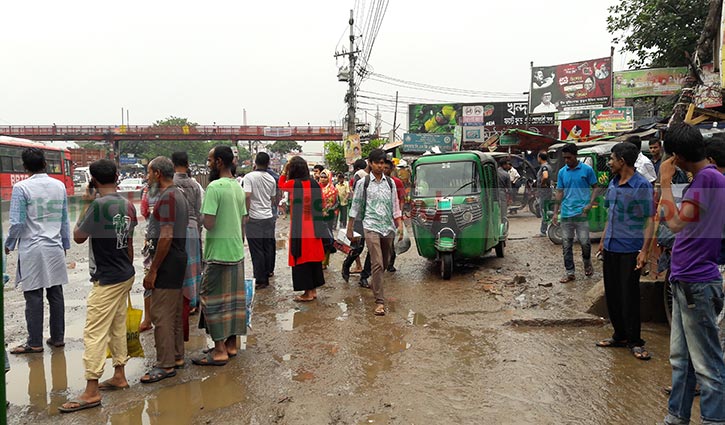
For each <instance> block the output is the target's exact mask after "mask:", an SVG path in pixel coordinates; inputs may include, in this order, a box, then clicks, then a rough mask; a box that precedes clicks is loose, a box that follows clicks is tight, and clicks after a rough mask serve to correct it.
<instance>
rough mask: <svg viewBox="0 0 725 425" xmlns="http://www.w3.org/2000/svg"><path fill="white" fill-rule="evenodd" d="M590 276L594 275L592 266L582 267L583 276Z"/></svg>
mask: <svg viewBox="0 0 725 425" xmlns="http://www.w3.org/2000/svg"><path fill="white" fill-rule="evenodd" d="M592 275H594V266H592V265H591V264H589V265H588V266H584V276H587V277H590V276H592Z"/></svg>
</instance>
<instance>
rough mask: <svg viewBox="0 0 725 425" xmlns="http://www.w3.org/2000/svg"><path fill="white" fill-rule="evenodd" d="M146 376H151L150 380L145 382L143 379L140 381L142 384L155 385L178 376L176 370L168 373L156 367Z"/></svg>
mask: <svg viewBox="0 0 725 425" xmlns="http://www.w3.org/2000/svg"><path fill="white" fill-rule="evenodd" d="M146 375H148V376H149V379H146V380H144V379H143V377H142V378H141V379H140V381H141V383H142V384H153V383H154V382H159V381H161V380H163V379H166V378H173V377H174V376H176V370H172V371H171V372H167V371H165V370H163V369H161V368H160V367H155V368H153V369H151V370H149V371H148V372H147V373H146Z"/></svg>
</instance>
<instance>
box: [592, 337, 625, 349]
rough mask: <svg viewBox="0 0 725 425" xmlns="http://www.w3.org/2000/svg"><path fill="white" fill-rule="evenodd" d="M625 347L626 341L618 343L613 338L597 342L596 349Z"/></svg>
mask: <svg viewBox="0 0 725 425" xmlns="http://www.w3.org/2000/svg"><path fill="white" fill-rule="evenodd" d="M626 346H627V341H624V340H621V341H618V340H616V339H614V338H608V339H603V340H601V341H599V342H597V347H605V348H610V347H611V348H621V347H626Z"/></svg>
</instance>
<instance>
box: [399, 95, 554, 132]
mask: <svg viewBox="0 0 725 425" xmlns="http://www.w3.org/2000/svg"><path fill="white" fill-rule="evenodd" d="M408 117H409V123H408V131H409V132H410V133H419V134H420V133H433V134H453V132H454V129H455V127H456V125H462V126H464V127H466V126H474V127H480V126H504V125H505V126H524V125H553V124H554V123H555V119H554V114H553V113H551V114H542V115H537V116H531V117H529V115H528V103H527V102H524V101H520V102H479V103H451V104H421V105H410V106H409V114H408Z"/></svg>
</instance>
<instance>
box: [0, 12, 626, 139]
mask: <svg viewBox="0 0 725 425" xmlns="http://www.w3.org/2000/svg"><path fill="white" fill-rule="evenodd" d="M614 2H615V0H603V1H588V0H587V1H583V0H549V1H544V2H542V1H529V0H522V1H496V2H494V1H491V0H488V1H480V0H479V1H476V0H471V1H468V0H466V1H459V2H441V1H439V0H438V1H429V0H418V1H402V0H397V1H396V0H392V1H390V3H389V6H388V9H387V13H386V14H385V16H384V19H383V21H382V25H381V27H380V31H379V34H378V37H377V40H376V41H375V44H374V46H373V49H372V54H371V57H370V64H371V65H372V67H373V69H374V71H375V72H376V73H378V74H383V75H386V76H390V77H394V78H398V79H402V80H408V81H413V82H418V83H425V84H430V85H435V86H444V87H454V88H461V89H467V90H476V91H487V92H505V93H512V94H516V93H522V92H524V91H527V90H528V84H529V81H530V79H529V72H530V70H529V62H530V61H534V63H535V64H536V65H556V64H559V63H566V62H574V61H579V60H586V59H593V58H598V57H605V56H608V55H609V48H610V45H611V39H612V36H611V35H610V34H608V33H607V31H606V16H607V7H608V6H609V5H611V4H613V3H614ZM371 3H373V0H369V1H365V0H357V1H354V0H319V1H299V0H297V1H292V0H278V1H266V2H256V1H215V2H199V1H194V2H189V1H173V2H171V1H166V0H163V1H161V0H155V1H139V0H127V1H124V2H107V1H98V0H94V1H78V0H69V1H47V0H41V1H35V2H30V1H10V2H4V4H3V6H0V12H1V13H2V16H3V18H4V19H3V24H2V26H0V52H2V65H0V125H20V124H36V125H50V124H52V123H56V124H58V125H61V124H120V121H121V112H120V110H121V107H125V108H128V109H129V111H130V122H131V124H150V123H152V122H153V121H155V120H157V119H162V118H165V117H167V116H170V115H174V116H179V117H185V118H189V119H190V120H192V121H195V122H198V123H200V124H212V123H213V122H216V123H217V124H236V125H240V124H242V119H243V112H242V111H243V109H246V111H247V121H248V124H249V125H287V123H288V122H289V123H291V124H292V125H307V123H308V122H309V123H310V124H311V125H330V123H331V122H333V121H335V122H337V123H338V124H339V123H340V121H341V120H342V117H343V116H344V114H345V104H344V103H343V98H344V95H345V91H346V89H347V86H346V84H345V83H341V82H338V81H337V70H338V66H342V65H344V63H345V61H343V60H336V59H335V58H334V57H333V54H334V53H335V51H336V49H337V50H338V51H340V50H341V49H342V47H343V46H345V47H346V46H347V44H348V39H347V28H348V26H347V20H348V16H349V10H350V9H351V8H353V7H355V5H357V6H358V7H357V11H356V16H359V17H360V19H359V20H358V22H356V26H358V27H359V28H358V29H357V30H356V32H357V33H358V34H360V33H361V32H363V28H364V23H365V21H366V17H365V16H364V15H365V14H364V12H365V11H368V10H369V9H370V4H371ZM358 11H359V12H361V13H358ZM343 35H344V36H343ZM368 36H369V35H366V34H362V37H363V39H364V38H365V37H368ZM338 42H339V43H340V44H338ZM625 65H626V60H625V58H623V57H622V56H621V55H620V54H619V53H617V54H615V58H614V68H615V70H620V69H625ZM361 89H362V90H363V91H367V92H374V93H379V94H378V95H372V96H373V97H393V96H394V95H395V90H396V89H397V90H399V91H400V95H401V96H406V97H418V98H428V99H432V100H444V101H467V102H472V101H479V100H480V101H486V100H499V99H497V98H494V97H486V98H484V97H481V98H472V97H455V96H450V95H446V94H439V93H430V92H425V91H415V90H411V89H408V88H399V87H398V88H396V87H395V86H393V85H388V84H383V83H380V82H376V81H372V80H366V81H364V82H363V84H362V87H361ZM368 96H371V95H370V94H368ZM521 98H522V99H524V98H525V96H524V95H521ZM361 101H363V102H366V103H367V104H364V105H363V104H361V105H360V106H361V107H362V108H366V109H374V108H375V107H374V106H372V105H369V104H370V103H378V101H377V100H374V99H361ZM417 103H424V102H417ZM380 104H381V105H385V106H384V113H383V119H384V121H385V122H384V123H383V130H384V131H387V130H389V129H390V127H391V125H390V123H392V120H393V114H392V104H391V103H388V102H380ZM401 109H405V108H403V107H401ZM358 117H361V118H364V113H362V111H361V113H360V114H358ZM370 119H372V118H371V117H370ZM401 120H406V117H405V116H400V115H399V117H398V122H400V121H401ZM406 127H407V123H406V124H404V125H403V126H402V127H401V129H402V130H404V129H405V128H406Z"/></svg>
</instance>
